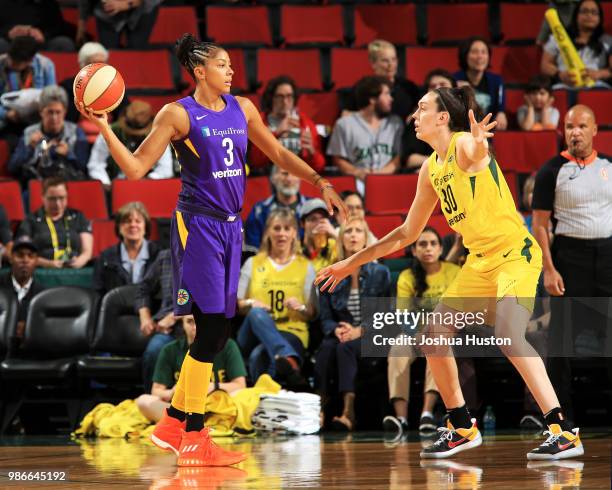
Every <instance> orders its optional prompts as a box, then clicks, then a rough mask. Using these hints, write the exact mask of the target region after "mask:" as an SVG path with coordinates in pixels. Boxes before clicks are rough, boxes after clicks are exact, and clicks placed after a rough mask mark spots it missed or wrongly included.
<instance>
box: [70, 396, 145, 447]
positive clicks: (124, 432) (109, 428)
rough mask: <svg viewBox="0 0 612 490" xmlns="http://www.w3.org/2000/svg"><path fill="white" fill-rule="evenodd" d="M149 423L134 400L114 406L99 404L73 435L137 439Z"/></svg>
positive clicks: (86, 416)
mask: <svg viewBox="0 0 612 490" xmlns="http://www.w3.org/2000/svg"><path fill="white" fill-rule="evenodd" d="M150 424H151V422H150V421H149V420H148V419H147V418H146V417H145V416H144V415H142V414H141V413H140V410H138V407H137V406H136V401H135V400H124V401H122V402H121V403H120V404H119V405H117V406H115V405H112V404H111V403H100V404H98V405H96V406H95V407H94V409H93V410H92V411H91V412H89V413H88V414H87V415H85V417H84V418H83V421H82V422H81V425H80V426H79V428H78V429H77V430H76V431H74V433H73V435H74V436H76V437H79V436H92V435H96V436H99V437H121V438H123V437H138V436H140V433H141V432H142V431H143V430H145V429H146V428H147V427H148V426H149V425H150Z"/></svg>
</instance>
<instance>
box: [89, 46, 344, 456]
mask: <svg viewBox="0 0 612 490" xmlns="http://www.w3.org/2000/svg"><path fill="white" fill-rule="evenodd" d="M176 54H177V56H178V58H179V60H180V62H181V64H182V65H183V66H184V67H185V68H186V69H187V70H188V71H189V73H190V74H191V76H192V77H193V78H194V80H195V82H196V90H195V93H194V94H193V96H189V97H185V98H183V99H180V100H178V101H176V102H174V103H171V104H167V105H166V106H164V107H163V108H162V109H161V111H159V113H158V114H157V116H156V117H155V120H154V122H153V129H152V131H151V133H150V134H149V136H148V137H147V138H146V139H145V140H144V141H143V143H142V144H141V145H140V147H139V148H138V149H137V150H136V151H135V152H134V153H133V154H132V153H131V152H130V151H129V150H128V149H127V148H126V147H125V146H124V145H123V144H122V143H121V142H120V141H119V139H118V138H117V137H116V136H115V134H114V133H113V132H112V131H111V129H110V127H109V125H108V121H107V117H106V115H102V116H98V115H94V114H93V113H91V111H89V110H86V109H85V108H84V107H83V105H82V104H81V105H79V110H80V111H81V112H82V113H83V114H84V115H85V116H86V117H87V118H88V119H89V120H91V121H93V122H94V123H95V124H96V125H97V126H98V127H99V128H100V132H101V134H102V136H103V137H104V139H105V140H106V142H107V144H108V147H109V149H110V152H111V155H112V156H113V158H114V160H115V161H116V162H117V164H118V165H119V166H120V167H121V169H122V170H123V172H124V174H125V175H126V177H127V178H129V179H139V178H141V177H143V176H144V175H146V173H147V172H148V171H149V169H150V168H151V167H152V166H153V165H154V163H155V162H156V161H157V160H158V159H159V157H161V155H162V153H163V151H164V150H165V149H166V147H167V146H168V144H170V143H171V144H172V146H173V147H174V149H175V150H176V153H177V155H178V158H179V162H180V164H181V179H182V189H181V192H180V194H179V198H178V204H177V207H176V212H175V215H174V216H173V219H172V234H171V247H172V266H173V270H174V282H173V287H174V301H175V307H174V313H175V314H176V315H178V316H181V315H187V314H189V313H191V314H193V315H194V317H195V321H196V326H197V330H196V337H195V340H194V341H193V343H192V344H191V347H190V349H189V352H188V353H187V355H186V356H185V360H184V362H183V366H182V368H181V373H180V376H179V380H178V382H177V384H176V389H175V392H174V395H173V397H172V403H171V406H170V408H169V409H168V411H167V413H166V415H164V417H163V418H162V419H161V420H160V421H159V423H158V424H157V426H156V428H155V431H154V432H153V435H152V440H153V442H154V443H155V444H156V445H157V446H159V447H160V448H162V449H168V450H172V451H174V452H175V453H176V454H177V456H178V465H179V466H226V465H231V464H235V463H238V462H240V461H242V460H244V459H245V458H246V456H245V455H244V454H242V453H237V452H231V451H226V450H223V449H221V448H219V447H218V446H216V445H215V444H214V443H213V442H212V440H211V438H210V435H209V433H208V429H205V428H204V407H205V404H206V396H207V390H208V386H209V381H210V379H211V373H212V367H213V359H214V357H215V355H216V354H217V353H218V352H220V351H221V350H222V349H223V347H224V346H225V342H226V340H227V339H228V337H229V336H230V321H229V319H230V318H232V317H233V316H234V314H235V311H236V298H237V289H238V278H239V271H240V256H241V249H242V222H241V219H240V210H241V208H242V202H243V198H244V190H245V185H246V171H245V163H246V151H247V138H248V139H250V140H251V142H253V143H254V144H255V145H257V146H258V147H259V148H260V149H261V150H262V151H263V152H264V153H265V154H266V155H267V156H268V157H269V158H270V160H272V161H273V162H274V163H276V164H277V165H278V166H279V167H281V168H283V169H285V170H287V171H289V172H291V173H292V174H294V175H296V176H297V177H300V178H302V179H304V180H305V181H307V182H310V183H312V184H314V185H316V186H317V187H319V189H320V190H321V194H322V197H323V199H324V200H325V202H326V204H327V206H328V209H329V211H330V213H333V210H334V207H336V208H337V209H338V211H339V213H340V218H341V219H342V220H343V219H344V217H345V215H346V210H345V206H344V204H343V203H342V201H341V199H340V198H339V196H338V195H337V193H336V192H335V191H334V189H333V187H332V186H331V184H330V183H329V182H328V181H326V180H325V179H323V178H322V177H321V176H319V175H318V174H317V173H316V172H314V171H313V170H312V169H311V168H310V167H309V166H308V165H307V164H306V163H305V162H304V161H302V160H301V159H299V158H298V157H297V156H295V155H294V154H293V153H291V152H289V151H287V150H286V149H285V148H284V147H283V146H282V145H281V144H280V143H279V142H278V140H277V139H276V138H275V137H274V136H273V135H272V133H270V131H269V130H268V129H267V127H266V126H265V125H264V124H263V122H262V120H261V117H260V116H259V111H258V110H257V109H256V108H255V106H254V105H253V104H252V102H251V101H250V100H249V99H246V98H243V97H234V96H232V95H230V94H229V91H230V86H231V82H232V75H233V73H234V72H233V70H232V67H231V63H230V59H229V56H228V53H227V51H225V50H224V49H223V48H222V47H220V46H218V45H215V44H211V43H202V42H199V41H197V40H196V39H194V38H193V36H191V35H189V34H185V35H183V37H182V38H181V39H179V41H178V42H177V46H176Z"/></svg>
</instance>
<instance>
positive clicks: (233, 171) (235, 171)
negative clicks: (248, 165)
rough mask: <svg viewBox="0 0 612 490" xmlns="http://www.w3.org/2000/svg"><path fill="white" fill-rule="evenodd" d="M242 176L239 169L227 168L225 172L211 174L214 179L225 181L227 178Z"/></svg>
mask: <svg viewBox="0 0 612 490" xmlns="http://www.w3.org/2000/svg"><path fill="white" fill-rule="evenodd" d="M240 175H242V169H241V168H228V169H227V170H217V171H216V172H213V173H212V176H213V177H214V178H215V179H227V178H228V177H238V176H240Z"/></svg>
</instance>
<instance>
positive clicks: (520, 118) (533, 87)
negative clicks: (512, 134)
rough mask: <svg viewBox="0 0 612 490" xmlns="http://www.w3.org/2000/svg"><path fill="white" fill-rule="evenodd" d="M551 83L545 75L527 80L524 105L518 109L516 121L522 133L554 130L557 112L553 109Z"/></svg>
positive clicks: (553, 99)
mask: <svg viewBox="0 0 612 490" xmlns="http://www.w3.org/2000/svg"><path fill="white" fill-rule="evenodd" d="M554 103H555V97H554V96H553V91H552V83H551V80H550V78H549V77H547V76H546V75H536V76H534V77H532V78H531V79H530V80H529V84H528V85H527V91H526V93H525V105H522V106H521V107H519V109H518V112H517V114H516V119H517V122H518V125H519V127H520V128H521V129H522V130H524V131H541V130H543V129H556V128H557V126H558V125H559V111H558V110H557V109H556V108H555V107H554V105H553V104H554Z"/></svg>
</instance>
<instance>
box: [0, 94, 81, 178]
mask: <svg viewBox="0 0 612 490" xmlns="http://www.w3.org/2000/svg"><path fill="white" fill-rule="evenodd" d="M39 105H40V117H41V122H39V123H36V124H33V125H31V126H28V127H27V128H26V129H25V131H24V133H23V136H22V137H21V139H20V140H19V144H18V146H17V149H16V150H15V152H14V153H13V155H11V159H10V160H9V166H8V170H9V173H10V174H11V175H13V176H14V177H15V178H16V179H18V180H20V181H21V183H22V185H23V187H24V188H25V187H26V186H27V182H28V180H30V179H41V178H46V177H54V176H61V177H63V178H64V179H66V180H81V179H84V178H85V177H86V176H87V161H88V159H89V144H88V143H87V138H86V136H85V133H84V132H83V130H82V129H81V128H79V127H78V126H77V125H76V124H74V123H73V122H70V121H66V119H65V118H66V109H67V107H68V96H67V94H66V91H65V90H64V89H63V88H61V87H58V86H57V85H51V86H49V87H45V88H44V89H43V90H42V92H41V94H40V100H39Z"/></svg>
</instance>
